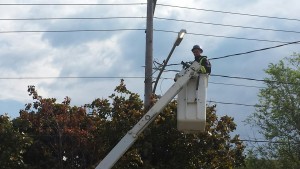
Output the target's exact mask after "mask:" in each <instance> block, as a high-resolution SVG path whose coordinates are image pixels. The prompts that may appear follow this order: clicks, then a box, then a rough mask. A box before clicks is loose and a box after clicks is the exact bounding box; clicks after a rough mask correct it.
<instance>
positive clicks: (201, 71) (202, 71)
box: [198, 56, 206, 74]
mask: <svg viewBox="0 0 300 169" xmlns="http://www.w3.org/2000/svg"><path fill="white" fill-rule="evenodd" d="M204 58H206V57H205V56H203V57H202V58H201V59H200V61H199V64H200V69H199V70H198V73H202V74H205V73H206V69H205V67H204V66H202V65H201V63H202V61H203V59H204Z"/></svg>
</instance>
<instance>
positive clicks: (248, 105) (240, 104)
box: [207, 100, 261, 107]
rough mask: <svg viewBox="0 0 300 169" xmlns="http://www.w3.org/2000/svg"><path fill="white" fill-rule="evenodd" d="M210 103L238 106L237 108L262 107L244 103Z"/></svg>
mask: <svg viewBox="0 0 300 169" xmlns="http://www.w3.org/2000/svg"><path fill="white" fill-rule="evenodd" d="M207 102H208V103H217V104H227V105H236V106H246V107H261V106H259V105H254V104H243V103H229V102H220V101H212V100H210V101H207Z"/></svg>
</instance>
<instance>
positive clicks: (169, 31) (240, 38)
mask: <svg viewBox="0 0 300 169" xmlns="http://www.w3.org/2000/svg"><path fill="white" fill-rule="evenodd" d="M154 31H157V32H167V33H177V34H178V31H171V30H160V29H154ZM186 34H187V35H188V34H189V35H197V36H209V37H215V38H228V39H238V40H248V41H260V42H275V43H289V42H284V41H277V40H267V39H255V38H242V37H234V36H223V35H211V34H202V33H191V32H190V33H186Z"/></svg>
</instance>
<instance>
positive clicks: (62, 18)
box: [0, 16, 146, 21]
mask: <svg viewBox="0 0 300 169" xmlns="http://www.w3.org/2000/svg"><path fill="white" fill-rule="evenodd" d="M145 18H146V17H144V16H111V17H76V18H64V17H59V18H0V21H34V20H100V19H145Z"/></svg>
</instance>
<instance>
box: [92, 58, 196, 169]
mask: <svg viewBox="0 0 300 169" xmlns="http://www.w3.org/2000/svg"><path fill="white" fill-rule="evenodd" d="M199 67H200V65H199V63H198V62H194V63H193V64H192V65H191V66H190V67H189V68H188V69H186V72H185V74H184V75H183V76H182V77H179V78H178V79H177V81H176V83H174V84H173V85H172V86H171V87H170V88H169V90H168V91H167V92H166V93H165V94H164V95H163V96H162V97H161V98H160V99H159V100H158V101H157V102H156V104H154V106H153V107H152V108H151V109H150V110H149V111H148V112H147V113H146V114H145V115H144V116H143V117H142V119H141V120H140V121H139V122H138V123H137V124H136V125H135V126H134V127H133V128H132V129H131V130H130V131H128V132H127V134H126V135H125V136H124V137H123V138H122V139H121V140H120V141H119V143H118V144H117V145H116V146H115V147H114V148H113V149H112V150H111V151H110V152H109V154H108V155H107V156H106V157H105V158H104V159H103V160H102V161H101V162H100V164H99V165H98V166H97V167H96V169H110V168H111V167H113V165H114V164H115V163H116V162H117V161H118V160H119V159H120V158H121V156H122V155H123V154H124V153H125V152H126V151H127V150H128V149H129V148H130V147H131V145H132V144H133V143H134V142H135V141H136V139H137V138H138V136H139V135H140V134H141V133H142V132H143V131H144V129H145V128H146V127H147V126H148V125H149V124H150V123H151V122H152V121H153V120H154V119H155V118H156V117H157V116H158V115H159V113H160V112H161V111H162V110H163V109H164V108H165V107H166V106H167V104H168V103H169V102H170V101H171V100H172V99H173V98H174V97H175V96H176V95H177V94H178V93H179V92H180V90H181V89H182V87H183V86H184V85H185V84H186V83H187V82H188V81H189V80H190V78H191V77H193V76H196V75H197V70H199Z"/></svg>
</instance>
